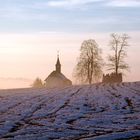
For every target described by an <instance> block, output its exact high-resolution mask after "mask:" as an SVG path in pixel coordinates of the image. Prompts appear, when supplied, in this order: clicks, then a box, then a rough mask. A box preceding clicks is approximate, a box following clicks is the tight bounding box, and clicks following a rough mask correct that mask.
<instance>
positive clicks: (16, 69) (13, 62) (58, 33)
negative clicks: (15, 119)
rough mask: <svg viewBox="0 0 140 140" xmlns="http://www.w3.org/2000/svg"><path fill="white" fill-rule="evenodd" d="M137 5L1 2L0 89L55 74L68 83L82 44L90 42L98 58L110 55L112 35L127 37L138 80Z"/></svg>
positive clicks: (97, 0) (125, 1)
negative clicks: (57, 68) (56, 70)
mask: <svg viewBox="0 0 140 140" xmlns="http://www.w3.org/2000/svg"><path fill="white" fill-rule="evenodd" d="M139 25H140V0H0V88H20V87H29V86H30V85H31V83H32V81H33V80H34V79H35V78H36V77H40V78H41V79H42V80H44V79H45V78H46V77H47V76H48V74H49V73H50V72H51V71H53V70H54V68H55V67H54V65H55V63H56V57H57V51H58V50H59V52H60V61H61V64H62V72H63V73H64V74H65V75H66V76H67V77H68V78H70V79H72V80H73V81H74V79H73V77H72V74H73V69H74V67H75V65H76V62H77V58H78V56H79V49H80V46H81V43H82V42H83V41H84V40H86V39H95V40H96V42H97V43H98V45H99V47H100V48H101V49H102V51H103V57H104V59H105V61H107V59H106V56H107V55H108V54H109V53H111V52H110V48H109V45H108V44H109V41H110V34H111V33H118V34H122V33H127V34H128V35H129V36H130V37H131V38H130V40H129V44H130V46H129V47H128V58H127V59H126V61H127V62H128V63H129V65H130V67H131V69H130V72H126V76H125V77H124V79H125V81H139V80H140V74H139V71H140V62H139V59H138V58H139V52H140V26H139Z"/></svg>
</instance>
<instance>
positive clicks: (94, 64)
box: [75, 39, 103, 84]
mask: <svg viewBox="0 0 140 140" xmlns="http://www.w3.org/2000/svg"><path fill="white" fill-rule="evenodd" d="M102 66H103V60H102V57H101V49H99V48H98V44H97V43H96V42H95V40H92V39H90V40H85V41H84V42H83V43H82V45H81V49H80V57H79V59H78V63H77V65H76V69H75V76H76V78H77V79H78V80H80V81H81V82H82V83H89V84H91V83H93V82H97V81H98V80H99V78H100V77H101V75H102Z"/></svg>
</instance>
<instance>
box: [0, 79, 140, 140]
mask: <svg viewBox="0 0 140 140" xmlns="http://www.w3.org/2000/svg"><path fill="white" fill-rule="evenodd" d="M0 139H4V140H13V139H15V140H55V139H56V140H57V139H59V140H94V139H95V140H117V139H131V140H132V139H140V82H135V83H122V84H114V85H110V84H106V85H105V84H96V85H90V86H73V87H68V88H65V89H61V90H57V89H52V90H47V89H17V90H1V91H0Z"/></svg>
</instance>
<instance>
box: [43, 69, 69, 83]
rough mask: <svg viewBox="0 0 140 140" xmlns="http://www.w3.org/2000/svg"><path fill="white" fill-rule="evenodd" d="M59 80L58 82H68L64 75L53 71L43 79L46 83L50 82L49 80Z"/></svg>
mask: <svg viewBox="0 0 140 140" xmlns="http://www.w3.org/2000/svg"><path fill="white" fill-rule="evenodd" d="M54 78H55V79H59V80H62V81H70V80H69V79H67V78H66V77H65V75H64V74H62V73H59V72H57V71H53V72H52V73H51V74H50V75H49V76H48V77H47V78H46V79H45V81H46V82H47V81H48V80H51V79H54Z"/></svg>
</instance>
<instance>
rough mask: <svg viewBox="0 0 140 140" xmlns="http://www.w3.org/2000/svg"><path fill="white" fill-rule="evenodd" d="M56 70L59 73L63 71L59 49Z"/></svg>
mask: <svg viewBox="0 0 140 140" xmlns="http://www.w3.org/2000/svg"><path fill="white" fill-rule="evenodd" d="M55 67H56V72H58V73H61V64H60V60H59V51H58V54H57V62H56V65H55Z"/></svg>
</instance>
